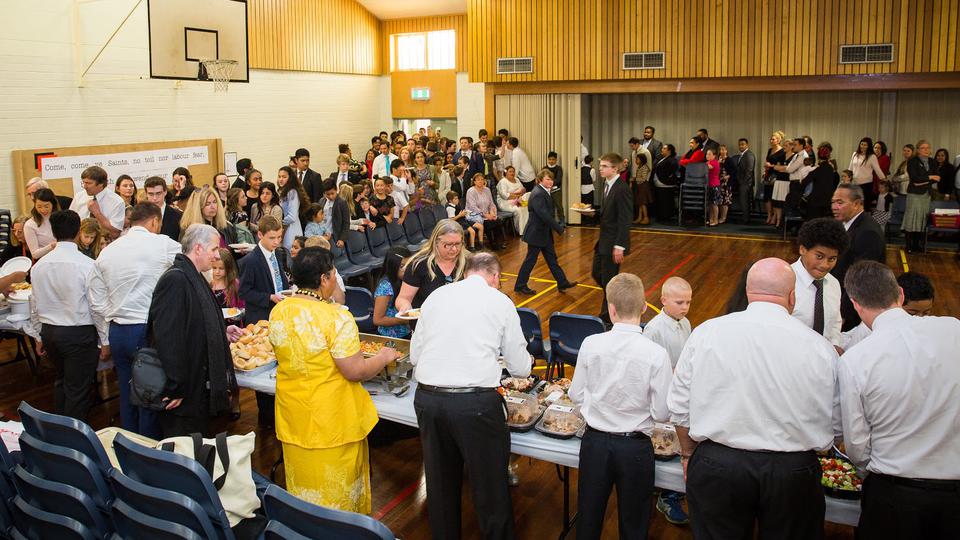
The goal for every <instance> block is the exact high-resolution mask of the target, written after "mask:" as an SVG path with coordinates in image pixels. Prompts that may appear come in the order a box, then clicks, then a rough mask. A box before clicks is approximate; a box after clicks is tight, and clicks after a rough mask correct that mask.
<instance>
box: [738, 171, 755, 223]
mask: <svg viewBox="0 0 960 540" xmlns="http://www.w3.org/2000/svg"><path fill="white" fill-rule="evenodd" d="M737 188H738V193H737V196H738V197H739V198H740V211H741V212H743V215H742V216H741V217H740V222H741V223H743V224H744V225H746V224H748V223H750V211H751V210H752V209H753V182H747V183H744V184H737Z"/></svg>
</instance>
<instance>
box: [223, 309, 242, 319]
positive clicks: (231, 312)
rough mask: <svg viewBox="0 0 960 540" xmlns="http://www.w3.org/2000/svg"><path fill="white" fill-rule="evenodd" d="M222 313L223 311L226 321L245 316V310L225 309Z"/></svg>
mask: <svg viewBox="0 0 960 540" xmlns="http://www.w3.org/2000/svg"><path fill="white" fill-rule="evenodd" d="M221 311H223V318H224V319H236V318H237V317H240V316H241V315H243V310H242V309H240V308H235V307H228V308H223V309H222V310H221Z"/></svg>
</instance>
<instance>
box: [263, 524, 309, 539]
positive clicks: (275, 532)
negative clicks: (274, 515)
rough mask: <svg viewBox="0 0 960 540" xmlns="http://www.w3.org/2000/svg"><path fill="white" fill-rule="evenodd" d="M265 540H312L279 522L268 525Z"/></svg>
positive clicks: (265, 530)
mask: <svg viewBox="0 0 960 540" xmlns="http://www.w3.org/2000/svg"><path fill="white" fill-rule="evenodd" d="M263 540H310V538H309V537H307V536H304V535H302V534H300V533H297V532H294V530H293V529H291V528H290V527H287V526H286V525H284V524H283V523H280V522H279V521H271V522H269V523H267V528H266V529H264V530H263Z"/></svg>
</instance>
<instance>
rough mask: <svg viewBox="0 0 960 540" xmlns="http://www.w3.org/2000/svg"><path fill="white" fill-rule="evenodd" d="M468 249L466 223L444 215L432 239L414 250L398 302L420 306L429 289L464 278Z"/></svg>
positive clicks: (405, 307)
mask: <svg viewBox="0 0 960 540" xmlns="http://www.w3.org/2000/svg"><path fill="white" fill-rule="evenodd" d="M466 264H467V250H465V249H463V227H461V226H460V224H459V223H457V222H456V221H454V220H452V219H441V220H440V221H439V222H437V226H436V227H434V229H433V233H432V234H430V239H429V240H428V241H427V243H425V244H424V245H423V247H422V248H420V250H419V251H417V252H416V253H414V254H413V257H411V258H410V261H409V262H408V263H407V265H406V268H405V270H404V273H403V285H401V287H400V294H399V295H397V298H396V300H395V304H396V306H397V309H398V310H399V311H400V312H399V313H398V315H401V316H402V315H403V312H404V311H407V310H409V309H411V308H419V307H420V306H421V305H423V301H424V300H426V299H427V297H428V296H430V293H432V292H433V291H435V290H437V289H439V288H440V287H442V286H444V285H446V284H448V283H453V282H454V281H460V280H461V279H463V269H464V267H465V266H466Z"/></svg>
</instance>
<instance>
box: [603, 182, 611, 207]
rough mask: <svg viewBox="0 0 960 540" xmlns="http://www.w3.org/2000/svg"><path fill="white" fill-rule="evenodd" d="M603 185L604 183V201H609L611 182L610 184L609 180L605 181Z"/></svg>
mask: <svg viewBox="0 0 960 540" xmlns="http://www.w3.org/2000/svg"><path fill="white" fill-rule="evenodd" d="M603 185H604V188H603V202H607V195H608V194H609V193H610V185H611V184H610V183H609V182H604V183H603Z"/></svg>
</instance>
